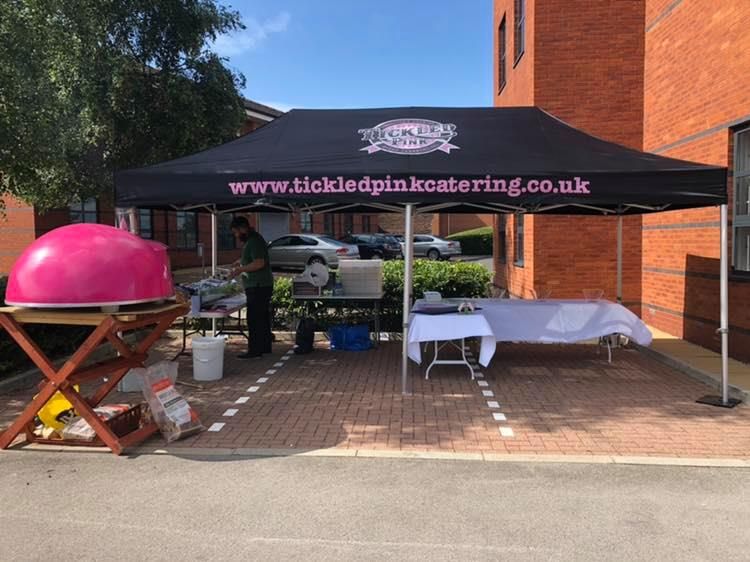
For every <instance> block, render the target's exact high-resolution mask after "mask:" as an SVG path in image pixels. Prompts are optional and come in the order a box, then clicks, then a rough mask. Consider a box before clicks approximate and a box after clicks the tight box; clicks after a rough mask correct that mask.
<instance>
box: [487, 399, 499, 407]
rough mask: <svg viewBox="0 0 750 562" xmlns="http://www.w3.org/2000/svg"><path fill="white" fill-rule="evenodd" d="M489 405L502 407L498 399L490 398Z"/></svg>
mask: <svg viewBox="0 0 750 562" xmlns="http://www.w3.org/2000/svg"><path fill="white" fill-rule="evenodd" d="M487 406H488V407H490V408H499V407H500V402H498V401H496V400H488V401H487Z"/></svg>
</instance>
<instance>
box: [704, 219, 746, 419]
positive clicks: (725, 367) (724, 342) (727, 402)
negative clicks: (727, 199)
mask: <svg viewBox="0 0 750 562" xmlns="http://www.w3.org/2000/svg"><path fill="white" fill-rule="evenodd" d="M719 238H720V240H721V242H720V243H721V248H720V250H719V301H720V316H719V329H718V330H717V332H718V333H719V334H720V335H721V396H704V397H703V398H699V399H698V402H700V403H701V404H709V405H711V406H720V407H722V408H734V407H735V406H736V405H737V404H739V403H740V400H737V399H735V398H730V397H729V255H728V254H729V219H728V211H727V206H726V205H721V229H720V235H719Z"/></svg>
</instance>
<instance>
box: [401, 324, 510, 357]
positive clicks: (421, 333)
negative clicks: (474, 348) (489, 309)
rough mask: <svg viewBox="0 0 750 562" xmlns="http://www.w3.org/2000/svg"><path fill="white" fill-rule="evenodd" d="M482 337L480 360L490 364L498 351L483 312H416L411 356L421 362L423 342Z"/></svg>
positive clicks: (410, 326)
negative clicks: (421, 345)
mask: <svg viewBox="0 0 750 562" xmlns="http://www.w3.org/2000/svg"><path fill="white" fill-rule="evenodd" d="M470 337H480V338H481V346H480V350H479V363H480V364H482V365H484V366H485V367H486V366H487V365H489V363H490V360H491V359H492V356H493V355H494V354H495V347H497V343H496V342H495V336H494V334H493V333H492V328H491V327H490V325H489V323H488V322H487V320H486V319H485V317H484V316H483V315H482V314H479V313H478V312H475V313H474V314H414V313H412V315H411V317H410V319H409V334H408V338H409V339H408V341H409V358H410V359H411V360H412V361H415V362H417V363H421V362H422V350H421V347H420V345H419V344H420V343H421V342H431V341H448V340H458V339H461V338H470Z"/></svg>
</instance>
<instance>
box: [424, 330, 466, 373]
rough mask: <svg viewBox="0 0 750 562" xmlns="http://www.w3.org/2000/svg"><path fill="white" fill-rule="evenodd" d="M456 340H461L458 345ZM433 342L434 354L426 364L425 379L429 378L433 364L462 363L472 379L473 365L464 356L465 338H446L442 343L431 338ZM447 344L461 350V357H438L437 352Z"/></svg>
mask: <svg viewBox="0 0 750 562" xmlns="http://www.w3.org/2000/svg"><path fill="white" fill-rule="evenodd" d="M457 341H460V342H461V345H460V346H459V344H457V343H456V342H457ZM433 344H434V345H435V355H434V356H433V358H432V362H431V363H430V364H429V365H428V366H427V371H426V372H425V374H424V378H425V380H428V379H429V378H430V370H431V369H432V368H433V367H434V366H435V365H464V366H466V367H467V368H468V369H469V372H470V373H471V380H474V367H472V365H471V363H469V360H468V359H467V358H466V338H461V339H460V340H446V341H443V342H442V343H439V342H438V340H433ZM428 345H429V343H428ZM447 345H451V346H453V347H455V348H456V349H458V350H459V351H460V352H461V359H438V352H439V351H440V350H441V349H443V348H444V347H446V346H447Z"/></svg>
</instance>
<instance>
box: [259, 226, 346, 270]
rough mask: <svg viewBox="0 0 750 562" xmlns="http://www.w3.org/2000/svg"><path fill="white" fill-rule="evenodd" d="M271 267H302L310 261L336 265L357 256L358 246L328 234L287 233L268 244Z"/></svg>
mask: <svg viewBox="0 0 750 562" xmlns="http://www.w3.org/2000/svg"><path fill="white" fill-rule="evenodd" d="M268 257H269V259H270V260H271V267H274V268H276V267H292V268H300V269H304V267H305V266H306V265H308V264H311V263H322V264H324V265H328V266H331V267H338V265H339V260H344V259H357V258H359V248H358V247H357V246H355V245H353V244H345V243H343V242H339V241H338V240H334V239H333V238H331V237H329V236H321V235H318V234H288V235H287V236H282V237H281V238H277V239H276V240H274V241H273V242H271V243H270V244H269V245H268Z"/></svg>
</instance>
